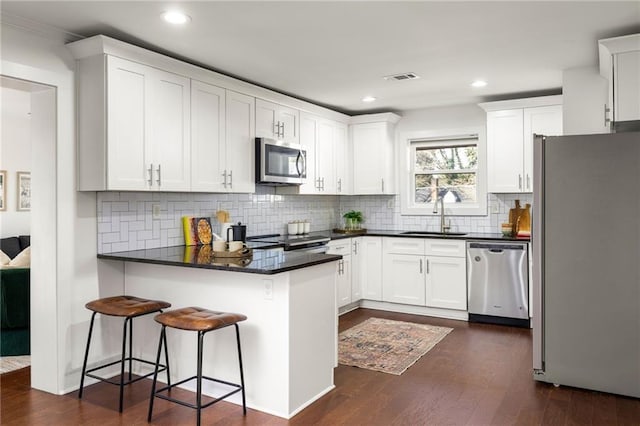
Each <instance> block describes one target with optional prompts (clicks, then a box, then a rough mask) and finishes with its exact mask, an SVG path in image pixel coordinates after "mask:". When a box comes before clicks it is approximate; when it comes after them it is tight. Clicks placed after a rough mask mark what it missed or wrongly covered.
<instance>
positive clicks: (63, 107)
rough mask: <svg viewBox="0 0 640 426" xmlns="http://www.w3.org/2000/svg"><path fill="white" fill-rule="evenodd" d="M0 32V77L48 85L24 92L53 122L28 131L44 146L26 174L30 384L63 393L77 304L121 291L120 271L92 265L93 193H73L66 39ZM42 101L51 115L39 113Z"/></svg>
mask: <svg viewBox="0 0 640 426" xmlns="http://www.w3.org/2000/svg"><path fill="white" fill-rule="evenodd" d="M2 19H3V21H4V19H5V17H2ZM0 29H1V31H2V34H1V35H2V37H1V43H2V45H1V48H2V69H1V70H0V72H1V73H2V74H3V75H6V76H10V77H15V78H19V79H23V80H28V81H35V82H39V83H44V84H47V85H49V86H52V87H54V88H55V90H49V91H44V92H39V93H32V107H33V110H34V111H33V115H32V120H34V121H35V117H36V112H35V110H36V109H37V110H38V116H46V117H48V118H49V119H51V118H52V121H53V122H52V123H49V122H47V120H46V119H44V120H38V125H36V126H34V127H35V128H34V129H32V131H35V132H38V134H40V135H42V137H38V138H34V143H35V141H36V140H39V141H40V140H41V141H43V142H42V143H43V144H44V146H43V147H41V148H38V150H40V149H42V151H41V152H40V155H37V156H34V157H33V160H34V162H33V169H32V187H33V200H32V211H31V215H32V217H33V224H32V225H33V226H32V246H33V249H32V279H31V288H32V292H31V295H32V296H31V313H32V315H31V326H32V340H31V347H32V361H33V364H32V370H31V384H32V386H33V387H35V388H37V389H41V390H45V391H48V392H52V393H65V392H68V391H70V390H73V389H74V388H76V387H77V386H78V384H79V372H80V369H81V367H82V357H83V350H84V344H85V341H86V333H87V327H88V322H89V317H90V316H89V312H88V311H87V310H86V309H85V308H84V304H85V303H86V302H87V301H89V300H92V299H95V298H98V297H101V296H103V295H106V294H114V293H121V292H123V291H124V284H123V278H122V268H121V267H118V266H117V265H116V266H115V267H112V266H110V265H104V264H100V265H99V263H98V260H97V258H96V254H97V253H96V245H97V237H96V229H97V223H96V196H95V194H93V193H78V192H76V155H75V152H76V150H75V104H74V99H75V93H74V87H75V84H74V72H73V70H74V67H75V65H74V61H73V58H72V57H71V55H70V54H69V52H68V51H67V48H66V47H65V46H64V44H65V41H66V40H64V38H63V37H61V36H60V35H59V34H58V35H56V34H52V33H51V32H46V33H43V32H42V31H33V30H27V31H25V30H22V29H19V28H18V27H16V26H14V25H6V24H5V23H4V22H3V23H2V25H1V26H0ZM54 96H55V99H54V98H53V97H54ZM40 101H42V102H40ZM50 102H53V104H54V105H55V108H54V110H53V111H44V110H47V109H51V108H48V107H47V105H48V104H49V103H50ZM40 104H42V111H41V108H40V106H41V105H40ZM51 114H53V115H51ZM50 121H51V120H50ZM52 133H53V135H54V136H55V137H53V138H50V139H49V140H47V136H46V135H49V136H50V135H51V134H52ZM34 150H36V147H35V146H34ZM99 267H100V269H101V273H100V274H98V269H99Z"/></svg>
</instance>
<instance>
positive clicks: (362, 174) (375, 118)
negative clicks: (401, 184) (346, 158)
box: [350, 113, 400, 195]
mask: <svg viewBox="0 0 640 426" xmlns="http://www.w3.org/2000/svg"><path fill="white" fill-rule="evenodd" d="M399 119H400V117H399V116H398V115H396V114H392V113H386V114H372V115H367V116H356V117H352V120H351V125H350V130H351V132H350V133H351V143H352V147H353V156H352V158H353V194H356V195H361V194H362V195H364V194H395V168H394V164H395V163H394V143H395V123H397V122H398V120H399Z"/></svg>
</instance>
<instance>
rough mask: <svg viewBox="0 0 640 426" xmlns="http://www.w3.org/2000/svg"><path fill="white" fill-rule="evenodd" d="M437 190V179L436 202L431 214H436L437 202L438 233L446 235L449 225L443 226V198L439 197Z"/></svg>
mask: <svg viewBox="0 0 640 426" xmlns="http://www.w3.org/2000/svg"><path fill="white" fill-rule="evenodd" d="M439 192H440V191H439V189H438V179H436V200H435V202H434V203H433V214H438V202H440V233H441V234H446V233H447V232H448V231H449V229H451V226H450V225H445V220H444V197H442V196H440V195H439Z"/></svg>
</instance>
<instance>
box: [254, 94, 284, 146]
mask: <svg viewBox="0 0 640 426" xmlns="http://www.w3.org/2000/svg"><path fill="white" fill-rule="evenodd" d="M255 102H256V137H258V138H273V139H279V138H278V136H277V126H278V111H277V109H278V106H277V105H276V104H274V103H272V102H267V101H265V100H262V99H256V100H255Z"/></svg>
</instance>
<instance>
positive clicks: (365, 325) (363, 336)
mask: <svg viewBox="0 0 640 426" xmlns="http://www.w3.org/2000/svg"><path fill="white" fill-rule="evenodd" d="M452 330H453V329H452V328H448V327H437V326H433V325H427V324H414V323H411V322H403V321H393V320H387V319H381V318H369V319H368V320H366V321H364V322H362V323H360V324H358V325H356V326H354V327H352V328H350V329H348V330H345V331H343V332H342V333H340V335H339V336H338V362H339V363H340V364H344V365H350V366H354V367H360V368H366V369H369V370H375V371H382V372H383V373H390V374H396V375H400V374H402V373H404V372H405V371H406V370H407V368H409V367H411V366H412V365H413V364H414V363H415V362H416V361H417V360H418V359H420V357H422V356H423V355H424V354H426V353H427V352H429V351H430V350H431V349H432V348H433V347H434V346H435V345H436V344H437V343H438V342H440V341H441V340H442V339H444V337H445V336H446V335H447V334H449V333H450V332H451V331H452Z"/></svg>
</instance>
